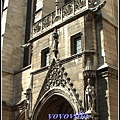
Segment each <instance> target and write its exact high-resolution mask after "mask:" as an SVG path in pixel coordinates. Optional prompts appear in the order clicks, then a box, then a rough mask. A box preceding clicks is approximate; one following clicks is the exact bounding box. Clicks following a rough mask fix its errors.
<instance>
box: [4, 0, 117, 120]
mask: <svg viewBox="0 0 120 120" xmlns="http://www.w3.org/2000/svg"><path fill="white" fill-rule="evenodd" d="M96 1H97V5H98V6H97V5H95V4H93V3H95V2H94V0H92V2H91V1H89V2H88V0H87V1H86V2H84V0H83V1H81V2H80V1H79V0H72V1H71V2H68V3H67V4H66V5H64V4H65V3H64V2H65V1H64V0H59V1H58V2H59V5H58V6H56V7H57V8H58V9H56V7H55V1H54V0H51V1H47V0H36V1H35V3H34V2H31V3H30V4H31V6H29V5H30V4H28V1H26V0H25V1H14V0H9V1H7V2H8V4H5V5H6V7H4V8H3V12H2V13H3V14H2V20H3V21H4V22H5V23H4V26H3V32H2V40H3V41H2V101H3V102H2V120H37V119H38V118H41V119H43V118H44V116H43V115H41V114H43V113H44V115H47V114H48V113H49V112H51V114H54V113H56V112H55V111H57V110H61V111H60V112H66V113H74V114H75V113H76V112H80V111H81V110H82V111H84V112H86V113H87V114H88V115H89V118H88V120H90V119H97V118H98V117H99V119H100V120H117V119H118V110H117V109H118V73H117V71H118V70H117V67H118V50H117V49H118V37H117V36H118V33H117V32H118V24H117V22H118V21H117V20H118V16H117V12H118V11H117V10H118V8H117V0H110V1H107V3H106V2H103V1H101V0H96ZM88 3H89V4H88ZM99 3H102V4H99ZM56 5H57V3H56ZM62 5H64V6H62ZM7 6H8V7H7ZM61 6H62V7H61ZM28 7H29V8H30V7H31V13H30V18H31V22H30V39H29V40H27V42H26V41H24V40H25V38H26V36H27V35H28V34H27V33H26V30H27V27H28V26H27V23H26V19H27V14H28V12H29V11H28ZM60 7H61V8H60ZM59 8H60V9H59ZM88 8H89V9H88ZM35 9H36V10H35ZM55 9H56V10H58V11H55V12H54V10H55ZM34 13H35V14H34ZM55 15H56V16H55ZM30 18H29V19H30ZM41 18H43V19H42V20H40V19H41ZM32 20H33V22H34V23H32ZM39 20H40V21H39ZM37 21H38V22H37ZM4 28H5V29H4ZM54 30H56V31H57V32H56V34H58V38H57V37H56V36H53V33H54ZM56 34H55V35H56ZM77 35H79V36H81V51H82V52H81V53H79V54H73V55H72V50H71V49H73V47H74V45H73V44H74V43H72V38H74V36H77ZM55 37H56V38H55ZM55 39H56V40H58V46H57V51H58V52H57V53H55V51H54V47H55V42H54V41H55ZM27 43H29V45H28V44H27ZM24 44H25V45H24ZM21 45H22V47H21ZM25 46H26V47H29V46H31V48H32V49H31V51H30V52H32V56H31V63H30V64H29V65H28V66H26V67H24V68H23V62H24V60H25V59H24V54H28V53H25V50H24V49H25V48H24V47H25ZM46 48H48V49H49V52H50V56H49V57H50V58H49V59H50V63H49V65H48V66H44V67H42V62H43V58H42V57H43V55H42V54H43V53H42V51H43V50H45V49H46ZM55 50H56V49H55ZM55 54H57V57H56V56H55ZM29 59H30V57H29ZM44 61H45V59H44ZM55 71H57V72H55ZM88 79H90V86H92V87H93V88H95V90H96V96H95V97H94V99H95V101H93V102H92V105H94V107H93V108H88V107H89V106H87V104H89V100H88V101H87V100H86V98H85V95H86V94H85V90H86V88H87V86H88V84H87V80H88ZM57 80H58V81H57ZM45 88H46V89H45ZM48 88H49V89H48ZM56 101H58V102H56ZM87 102H88V103H87ZM57 106H62V108H61V107H59V108H58V107H57ZM47 107H48V108H47ZM65 108H67V109H65ZM45 119H46V116H45Z"/></svg>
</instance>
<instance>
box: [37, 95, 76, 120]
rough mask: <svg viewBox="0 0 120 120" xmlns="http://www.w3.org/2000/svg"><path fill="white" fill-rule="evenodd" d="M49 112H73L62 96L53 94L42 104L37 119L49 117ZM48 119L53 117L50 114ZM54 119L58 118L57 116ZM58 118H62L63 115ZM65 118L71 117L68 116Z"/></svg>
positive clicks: (52, 119) (45, 119) (43, 119)
mask: <svg viewBox="0 0 120 120" xmlns="http://www.w3.org/2000/svg"><path fill="white" fill-rule="evenodd" d="M49 114H51V115H52V114H74V110H73V108H72V106H71V105H70V103H69V102H68V101H67V100H66V99H65V98H64V97H62V96H59V95H53V96H52V97H50V98H49V99H48V100H47V101H46V102H45V103H44V104H43V105H42V107H41V109H40V111H39V113H38V116H37V120H48V119H49V118H50V117H49ZM50 120H55V119H54V118H53V116H51V118H50ZM56 120H59V117H58V118H56ZM60 120H64V116H63V117H62V118H61V119H60ZM66 120H72V119H70V118H68V119H66Z"/></svg>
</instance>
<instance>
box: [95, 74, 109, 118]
mask: <svg viewBox="0 0 120 120" xmlns="http://www.w3.org/2000/svg"><path fill="white" fill-rule="evenodd" d="M97 79H98V84H97V85H98V113H99V114H100V120H108V103H107V97H106V91H107V90H108V87H107V86H108V85H107V78H103V77H102V75H101V76H99V78H97Z"/></svg>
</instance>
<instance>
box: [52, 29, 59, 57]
mask: <svg viewBox="0 0 120 120" xmlns="http://www.w3.org/2000/svg"><path fill="white" fill-rule="evenodd" d="M53 38H54V50H53V52H54V56H55V58H57V54H58V44H59V41H58V33H57V29H55V30H54V33H53Z"/></svg>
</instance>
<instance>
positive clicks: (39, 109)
mask: <svg viewBox="0 0 120 120" xmlns="http://www.w3.org/2000/svg"><path fill="white" fill-rule="evenodd" d="M52 101H54V102H53V104H52ZM63 102H64V103H65V105H67V106H68V107H69V109H68V110H70V111H60V112H67V113H60V112H58V113H56V114H76V113H78V112H80V110H81V109H82V108H83V107H82V100H81V99H80V98H79V94H78V93H77V91H76V89H75V87H74V85H73V83H72V82H71V80H70V78H69V77H68V74H67V72H65V68H64V67H63V65H62V64H61V61H59V60H58V61H55V60H54V59H53V62H52V64H51V66H50V68H49V71H48V73H47V75H46V78H45V80H44V83H43V86H42V89H41V91H40V92H39V95H38V98H37V101H36V103H35V106H34V109H33V114H32V120H39V119H40V120H42V119H43V117H45V116H46V118H44V120H45V119H46V120H48V118H47V116H48V114H55V113H54V111H53V113H52V112H51V111H52V110H53V109H55V110H56V111H57V106H58V105H60V104H62V103H63ZM64 109H65V108H64ZM49 112H51V113H49Z"/></svg>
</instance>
